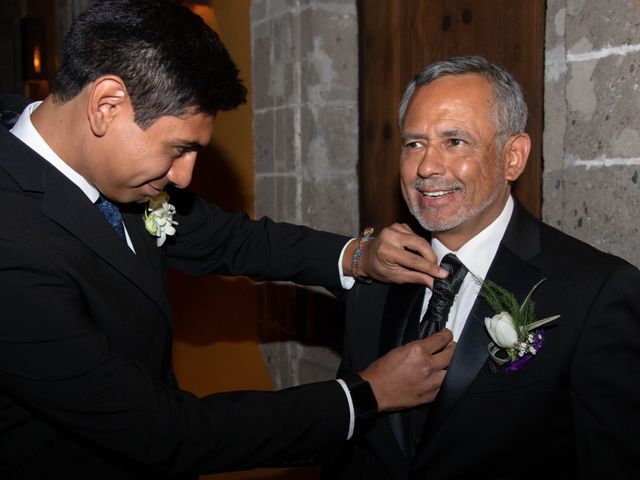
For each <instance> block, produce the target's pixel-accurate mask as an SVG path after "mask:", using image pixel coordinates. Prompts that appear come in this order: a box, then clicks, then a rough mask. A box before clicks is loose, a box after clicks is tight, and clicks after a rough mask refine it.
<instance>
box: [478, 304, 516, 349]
mask: <svg viewBox="0 0 640 480" xmlns="http://www.w3.org/2000/svg"><path fill="white" fill-rule="evenodd" d="M484 325H485V327H487V331H488V332H489V335H490V336H491V339H492V340H493V342H494V343H495V344H496V345H498V346H499V347H502V348H514V347H515V346H516V344H517V343H518V333H517V332H516V327H515V325H514V324H513V318H511V315H509V314H508V313H507V312H501V313H498V314H497V315H494V316H493V317H491V318H489V317H485V319H484Z"/></svg>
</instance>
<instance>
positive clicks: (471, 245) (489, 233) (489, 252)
mask: <svg viewBox="0 0 640 480" xmlns="http://www.w3.org/2000/svg"><path fill="white" fill-rule="evenodd" d="M512 213H513V198H512V197H511V196H509V198H508V199H507V202H506V203H505V205H504V208H503V209H502V212H501V213H500V215H498V217H497V218H496V219H495V220H494V221H493V222H491V224H489V225H488V226H487V227H486V228H485V229H484V230H482V231H481V232H480V233H478V234H477V235H476V236H475V237H473V238H472V239H471V240H469V241H468V242H467V243H465V244H464V245H463V246H462V247H460V249H459V250H458V251H457V252H453V251H451V250H449V249H448V248H447V247H445V246H444V245H443V244H442V242H440V241H439V240H438V239H436V238H434V239H433V240H432V241H431V247H432V248H433V251H434V253H435V254H436V256H437V257H438V264H439V263H440V261H441V260H442V258H443V257H444V256H445V255H446V254H448V253H455V254H456V256H457V257H458V258H459V259H460V261H461V262H462V263H463V264H464V265H465V267H467V269H468V270H469V271H470V272H472V273H473V274H474V275H476V276H477V277H479V278H481V279H483V280H484V278H485V277H486V275H487V272H488V271H489V267H490V266H491V262H493V258H494V257H495V255H496V252H497V251H498V247H499V246H500V242H501V241H502V237H503V236H504V232H505V231H506V230H507V226H508V225H509V220H510V219H511V214H512Z"/></svg>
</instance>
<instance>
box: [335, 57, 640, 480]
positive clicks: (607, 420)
mask: <svg viewBox="0 0 640 480" xmlns="http://www.w3.org/2000/svg"><path fill="white" fill-rule="evenodd" d="M526 120H527V108H526V105H525V102H524V98H523V94H522V91H521V89H520V87H519V85H518V84H517V82H516V81H515V79H514V78H513V77H512V75H511V74H510V73H509V72H508V71H506V70H504V69H503V68H500V67H498V66H496V65H494V64H491V63H489V62H488V61H486V60H485V59H484V58H482V57H456V58H450V59H448V60H444V61H442V62H438V63H435V64H433V65H430V66H428V67H427V68H425V69H424V70H423V71H421V72H420V73H419V74H418V75H416V77H415V78H414V80H413V81H412V82H411V83H410V84H409V87H408V88H407V90H406V92H405V94H404V97H403V100H402V104H401V107H400V127H401V132H402V136H401V138H402V145H401V154H400V176H401V185H402V191H403V194H404V198H405V200H406V202H407V205H408V206H409V208H410V210H411V212H412V213H413V215H414V216H415V217H416V219H417V220H418V221H419V222H420V224H421V225H422V226H423V227H424V229H425V231H426V232H427V236H429V237H430V240H431V246H432V247H433V249H434V252H435V253H436V254H437V256H438V259H439V261H440V260H441V259H443V257H445V255H448V254H452V253H453V254H455V256H456V257H457V258H458V259H459V261H460V262H461V263H462V265H463V266H464V267H466V270H465V269H464V268H463V269H461V272H462V277H461V278H462V280H461V282H459V284H458V285H457V287H459V291H458V292H457V295H455V296H452V297H451V298H453V303H452V304H450V305H449V306H450V310H449V312H448V313H446V314H445V316H444V318H443V322H445V323H444V324H445V325H446V327H447V329H449V330H451V331H452V332H453V336H454V340H455V341H456V342H457V345H456V348H455V352H454V355H453V358H452V360H451V363H450V365H449V367H448V369H447V372H446V376H445V378H444V382H443V384H442V386H441V388H440V390H439V393H438V394H437V395H436V398H435V401H434V402H432V403H431V404H430V405H429V408H428V409H423V410H426V412H425V414H424V415H423V416H422V418H421V420H420V421H419V422H418V429H421V432H418V433H417V434H413V433H412V432H414V430H413V427H412V424H411V422H410V421H409V419H410V415H411V414H403V413H393V414H389V415H385V416H381V417H379V418H377V419H376V420H375V421H374V422H373V424H372V425H371V428H370V430H368V431H363V430H361V431H360V432H359V433H358V434H356V436H355V437H354V439H352V440H351V441H350V442H349V445H348V447H347V448H344V447H341V448H339V449H338V452H337V455H336V457H335V458H334V460H333V461H332V462H331V463H330V464H328V465H327V467H326V468H325V470H324V478H326V479H327V480H329V479H330V480H336V479H349V480H353V479H366V480H382V479H384V480H391V479H394V480H401V479H403V480H404V479H429V480H437V479H462V478H464V479H472V478H477V479H486V478H491V479H515V478H518V479H522V478H527V479H528V478H531V479H534V478H535V479H538V478H542V477H548V478H572V479H585V478H625V479H629V478H638V476H639V475H640V408H638V406H639V405H640V381H639V380H640V374H639V373H638V372H640V370H639V369H638V365H639V364H640V272H639V271H638V269H637V268H635V267H634V266H632V265H630V264H629V263H627V262H626V261H624V260H622V259H621V258H618V257H615V256H612V255H609V254H606V253H603V252H601V251H598V250H596V249H595V248H593V247H591V246H589V245H587V244H585V243H583V242H580V241H578V240H577V239H574V238H572V237H570V236H568V235H565V234H564V233H562V232H560V231H558V230H556V229H554V228H552V227H550V226H549V225H546V224H544V223H542V222H540V221H538V220H537V219H535V218H534V217H533V216H531V215H530V214H529V213H528V212H527V211H526V210H525V209H524V208H523V207H522V206H521V205H520V204H519V203H518V201H517V200H516V199H515V198H513V196H512V194H511V185H512V183H513V182H514V181H515V180H516V179H517V178H518V177H519V175H520V174H521V173H522V171H523V170H524V168H525V165H526V162H527V157H528V154H529V148H530V139H529V136H528V135H527V134H526V133H525V126H526ZM447 258H450V257H447ZM474 276H475V278H474ZM485 279H486V280H491V281H493V282H495V284H497V285H498V286H500V287H502V288H505V289H507V291H510V292H511V293H512V294H513V295H514V296H515V298H516V299H517V304H516V305H515V307H518V305H521V304H522V303H523V302H524V300H525V298H526V297H527V295H528V294H529V292H531V291H532V289H534V286H535V285H536V284H538V282H540V281H542V283H540V284H539V285H538V287H537V288H536V289H535V290H534V292H533V294H532V296H531V297H530V298H531V299H532V300H533V302H534V308H533V310H531V311H530V313H531V315H530V316H529V320H532V321H533V320H543V319H546V318H548V317H552V318H553V317H555V316H556V315H559V318H555V320H553V321H550V322H548V323H545V324H544V325H539V326H535V325H534V324H532V323H528V324H526V325H530V326H531V327H532V328H531V329H529V328H525V329H524V330H517V329H516V328H515V325H516V324H515V323H514V320H510V318H511V319H513V318H519V317H518V315H519V308H515V307H514V305H511V306H508V305H506V306H505V305H502V306H500V305H498V306H497V308H496V307H495V306H494V305H491V306H490V304H489V303H488V302H487V301H485V299H484V295H480V296H479V292H480V291H481V285H482V284H483V283H482V280H485ZM440 283H446V282H440V281H436V282H435V283H434V288H433V291H432V290H431V289H425V287H424V286H419V285H413V286H412V285H383V284H376V283H374V284H371V285H357V286H356V287H355V288H354V289H352V290H351V291H349V293H348V304H347V319H346V333H345V347H344V352H343V363H342V365H341V369H340V372H341V374H345V373H346V372H349V371H358V370H361V369H362V368H365V367H366V366H367V365H369V364H370V363H371V362H372V361H375V359H377V358H379V357H380V356H381V355H383V354H384V353H386V352H387V351H389V349H391V348H394V347H395V346H397V345H400V344H402V343H403V339H406V338H412V336H413V338H415V336H417V332H418V330H419V322H420V319H422V321H421V322H423V323H424V322H431V321H432V319H433V318H435V316H433V315H432V314H431V313H429V314H426V315H425V317H426V318H423V314H424V312H425V311H427V312H430V311H432V309H431V306H430V303H431V302H432V301H434V299H435V298H436V297H438V298H439V295H437V294H436V292H437V291H438V287H437V284H440ZM486 285H488V284H485V286H486ZM452 288H453V287H452ZM425 290H426V291H425ZM483 292H486V290H484V291H483ZM453 293H454V294H455V292H453ZM503 311H504V312H507V313H509V314H510V316H509V317H507V316H506V315H504V314H503V315H497V314H500V313H502V312H503ZM423 323H420V325H422V324H423ZM424 325H425V326H426V325H428V323H424ZM522 325H523V326H526V325H525V324H524V323H523V324H522ZM489 329H490V331H489ZM529 335H531V336H529Z"/></svg>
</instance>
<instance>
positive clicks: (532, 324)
mask: <svg viewBox="0 0 640 480" xmlns="http://www.w3.org/2000/svg"><path fill="white" fill-rule="evenodd" d="M474 277H475V276H474ZM475 278H476V281H477V282H478V283H479V284H480V296H481V297H482V298H484V299H485V301H486V302H487V303H488V304H489V306H490V307H491V308H492V309H493V311H494V312H495V315H494V316H493V317H491V318H489V317H486V318H485V319H484V324H485V327H486V328H487V332H488V333H489V336H490V337H491V339H492V340H493V341H492V342H491V343H489V347H488V348H489V355H491V358H493V360H494V361H495V362H496V363H497V364H498V365H503V364H507V366H506V369H507V371H516V370H519V369H520V368H522V367H523V366H524V365H525V364H526V363H527V362H528V361H529V360H531V359H532V358H533V357H534V356H535V355H536V354H537V353H538V352H539V351H540V349H541V348H542V346H543V344H544V330H543V329H542V328H541V327H542V326H543V325H546V324H547V323H549V322H551V321H553V320H555V319H557V318H559V317H560V315H553V316H551V317H546V318H543V319H541V320H536V315H535V304H534V302H533V300H532V299H531V297H532V295H533V292H535V290H536V289H537V288H538V286H540V284H541V283H542V282H544V281H545V280H546V278H543V279H542V280H540V281H539V282H538V283H536V284H535V285H534V286H533V287H532V288H531V290H530V291H529V294H528V295H527V297H526V298H525V299H524V301H523V302H522V304H519V303H518V300H517V299H516V298H515V297H514V296H513V294H512V293H511V292H510V291H508V290H507V289H505V288H503V287H501V286H500V285H498V284H496V283H495V282H492V281H491V280H482V279H480V278H478V277H475Z"/></svg>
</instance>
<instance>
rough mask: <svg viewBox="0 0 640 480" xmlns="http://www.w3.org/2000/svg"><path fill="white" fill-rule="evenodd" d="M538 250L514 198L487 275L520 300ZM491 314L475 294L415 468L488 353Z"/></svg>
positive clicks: (532, 224) (533, 229)
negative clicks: (486, 325) (507, 220)
mask: <svg viewBox="0 0 640 480" xmlns="http://www.w3.org/2000/svg"><path fill="white" fill-rule="evenodd" d="M539 251H540V244H539V228H538V223H537V221H536V220H535V219H533V217H531V216H530V215H529V214H528V213H527V212H525V211H524V209H523V208H522V207H521V206H520V205H519V204H518V203H517V202H516V205H515V207H514V213H513V215H512V218H511V221H510V222H509V226H508V227H507V231H506V232H505V236H504V238H503V240H502V242H501V244H500V247H499V248H498V251H497V253H496V256H495V258H494V260H493V262H492V264H491V267H490V269H489V271H488V272H487V278H488V279H490V280H493V281H494V282H496V283H497V284H498V285H501V286H504V287H505V288H508V289H509V291H511V293H513V294H514V295H515V297H516V298H517V299H518V300H519V301H520V302H522V301H523V300H524V298H525V297H526V296H527V294H528V293H529V291H530V289H531V287H533V285H534V284H535V283H536V282H537V281H539V280H540V279H541V272H540V271H539V270H538V269H537V268H535V267H534V266H532V265H531V264H530V263H528V262H527V260H529V259H530V258H531V257H533V256H534V255H536V254H537V253H538V252H539ZM493 315H494V312H493V311H492V310H491V309H490V308H489V306H488V305H487V304H486V302H485V301H484V300H483V299H481V298H480V297H478V298H476V301H475V302H474V305H473V307H472V309H471V312H470V314H469V317H468V318H467V321H466V323H465V327H464V329H463V331H462V334H461V336H460V339H459V341H458V345H457V346H456V350H455V353H454V356H453V358H452V361H451V364H450V366H449V369H448V371H447V375H446V377H445V380H444V382H443V384H442V387H441V389H440V392H439V393H438V397H437V398H436V401H435V402H434V403H433V404H432V406H431V408H430V410H429V415H428V418H427V423H426V425H425V429H424V431H423V435H422V438H421V441H420V445H419V451H421V453H420V454H419V456H418V457H417V458H416V465H417V466H418V468H419V466H420V465H421V464H422V463H424V462H426V461H427V459H428V451H429V449H428V446H427V444H428V442H429V440H430V439H431V438H432V437H433V435H434V434H435V433H436V431H437V430H438V429H439V428H440V427H441V426H442V423H443V421H444V420H445V418H446V417H447V415H448V414H449V412H450V411H451V409H452V408H454V407H455V405H456V404H457V402H458V401H459V400H460V398H461V397H462V395H463V394H464V393H465V392H466V391H467V389H468V388H469V385H470V384H471V382H472V381H473V380H474V379H475V378H476V376H477V375H478V373H479V372H480V370H481V369H482V367H483V365H484V364H485V362H486V361H487V359H488V357H489V354H488V351H487V347H488V345H489V342H490V341H491V338H490V337H489V335H488V333H487V331H486V329H485V326H484V318H485V317H491V316H493ZM443 428H444V427H443ZM425 447H426V448H425Z"/></svg>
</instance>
